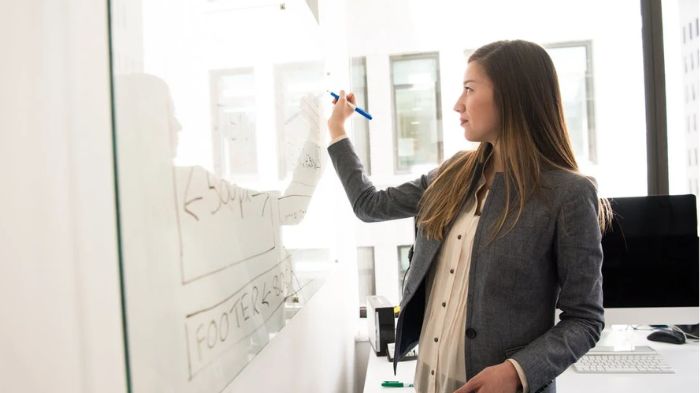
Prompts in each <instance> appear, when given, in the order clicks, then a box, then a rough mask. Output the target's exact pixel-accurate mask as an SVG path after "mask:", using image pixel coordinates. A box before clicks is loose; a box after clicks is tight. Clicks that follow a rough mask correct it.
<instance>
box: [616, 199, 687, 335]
mask: <svg viewBox="0 0 700 393" xmlns="http://www.w3.org/2000/svg"><path fill="white" fill-rule="evenodd" d="M610 204H611V206H612V210H613V213H614V218H613V222H612V227H611V228H610V229H609V230H608V231H607V232H606V233H605V234H604V235H603V240H602V245H603V254H604V255H603V306H604V307H605V320H606V325H612V324H625V325H633V324H695V323H698V297H699V295H698V294H699V291H698V281H699V276H698V266H700V259H699V258H698V234H697V225H698V224H697V212H696V202H695V196H694V195H670V196H669V195H664V196H646V197H632V198H612V199H610Z"/></svg>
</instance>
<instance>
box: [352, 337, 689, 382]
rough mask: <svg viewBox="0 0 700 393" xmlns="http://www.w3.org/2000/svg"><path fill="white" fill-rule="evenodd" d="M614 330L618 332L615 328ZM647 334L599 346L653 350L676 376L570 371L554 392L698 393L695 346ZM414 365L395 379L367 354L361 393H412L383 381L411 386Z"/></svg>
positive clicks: (383, 362)
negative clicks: (385, 385)
mask: <svg viewBox="0 0 700 393" xmlns="http://www.w3.org/2000/svg"><path fill="white" fill-rule="evenodd" d="M615 328H618V327H617V326H616V327H615ZM649 333H650V331H648V330H630V329H624V330H620V329H605V330H604V331H603V335H602V337H601V340H600V342H599V343H598V345H601V346H602V345H606V346H607V345H613V346H615V345H647V346H650V347H652V348H654V349H655V350H656V351H657V352H659V354H661V356H663V358H664V359H665V360H666V362H667V363H668V364H669V366H671V367H673V369H674V371H675V374H579V373H577V372H576V371H574V370H573V368H572V367H569V368H568V369H567V370H566V371H564V373H562V374H561V375H560V376H559V377H557V390H558V391H560V392H566V393H570V392H571V393H578V392H581V393H583V392H586V393H588V392H591V391H595V392H598V393H606V392H610V393H613V392H614V393H619V392H635V393H643V392H650V393H651V392H654V393H656V392H664V391H666V392H674V393H684V392H692V393H697V392H698V391H700V383H699V380H698V375H699V372H698V364H699V363H700V358H699V357H698V356H699V355H698V354H699V352H698V343H697V342H694V341H688V342H687V343H686V344H683V345H675V344H666V343H658V342H652V341H649V340H647V339H646V336H647V335H648V334H649ZM415 368H416V361H415V360H414V361H410V362H408V361H407V362H399V364H398V368H397V370H396V376H394V371H393V368H392V364H391V363H390V362H388V361H387V359H386V356H382V357H377V356H375V354H374V352H372V351H371V350H370V354H369V363H368V364H367V375H366V378H365V389H364V393H373V392H387V391H389V392H395V393H401V392H411V393H413V392H415V390H414V389H413V388H383V387H382V386H381V383H382V381H385V380H398V381H402V382H409V383H413V375H414V372H415Z"/></svg>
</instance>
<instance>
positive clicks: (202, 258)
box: [175, 167, 279, 284]
mask: <svg viewBox="0 0 700 393" xmlns="http://www.w3.org/2000/svg"><path fill="white" fill-rule="evenodd" d="M175 178H176V182H175V184H176V186H175V187H176V192H177V207H178V224H179V231H180V233H179V235H180V247H181V248H180V257H181V258H180V259H181V265H182V282H183V283H185V284H187V283H189V282H192V281H194V280H197V279H200V278H203V277H206V276H208V275H211V274H214V273H216V272H219V271H221V270H223V269H226V268H229V267H232V266H235V265H237V264H240V263H242V262H245V261H247V260H250V259H252V258H254V257H257V256H260V255H263V254H265V253H268V252H272V251H273V250H274V249H275V247H276V244H277V241H276V234H277V229H276V225H279V224H277V223H276V222H277V220H278V218H277V217H275V215H274V214H273V211H274V210H276V205H277V199H278V194H277V193H275V192H254V191H250V190H246V189H243V188H240V187H237V186H235V185H233V184H230V183H228V182H226V181H224V180H222V179H219V178H217V177H216V176H214V175H212V174H211V173H209V172H208V171H206V170H204V169H203V168H201V167H176V168H175Z"/></svg>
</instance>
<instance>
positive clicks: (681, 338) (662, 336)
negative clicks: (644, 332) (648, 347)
mask: <svg viewBox="0 0 700 393" xmlns="http://www.w3.org/2000/svg"><path fill="white" fill-rule="evenodd" d="M647 340H650V341H659V342H662V343H670V344H684V343H685V334H683V333H681V332H678V331H675V330H672V329H666V328H664V329H657V330H655V331H654V332H652V333H651V334H650V335H648V336H647Z"/></svg>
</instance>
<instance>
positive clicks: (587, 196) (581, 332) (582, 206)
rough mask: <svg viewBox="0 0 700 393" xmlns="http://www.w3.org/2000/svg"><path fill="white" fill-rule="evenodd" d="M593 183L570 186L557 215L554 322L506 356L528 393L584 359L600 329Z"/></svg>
mask: <svg viewBox="0 0 700 393" xmlns="http://www.w3.org/2000/svg"><path fill="white" fill-rule="evenodd" d="M593 182H594V181H593ZM593 182H592V181H591V180H589V179H587V178H584V177H580V178H578V179H577V180H576V181H574V182H572V183H573V184H571V183H570V184H569V187H567V188H568V189H567V190H563V191H564V192H565V196H564V200H563V202H562V203H561V205H560V206H561V208H560V211H559V213H558V215H557V223H556V227H557V229H556V235H555V244H554V253H555V258H556V261H555V263H556V268H557V274H558V281H559V289H560V292H559V297H558V300H557V308H559V309H560V310H561V311H562V312H561V314H560V322H559V323H557V324H556V325H555V326H554V327H552V328H551V329H550V330H549V331H547V332H546V333H545V334H543V335H542V336H540V337H538V338H537V339H535V340H534V341H532V342H531V343H530V344H529V345H527V346H526V347H525V348H523V349H522V350H521V351H519V352H518V353H516V354H514V355H513V356H512V357H513V358H514V359H515V360H517V361H518V363H519V364H520V366H521V367H522V368H523V370H524V372H525V375H526V376H527V381H528V385H529V387H530V391H531V392H538V391H541V390H543V389H544V388H545V387H547V386H548V385H549V384H550V383H551V381H552V380H554V378H556V377H557V376H558V375H559V374H561V373H562V372H564V371H565V370H566V368H568V367H569V366H570V365H571V364H573V363H575V362H576V361H577V360H578V359H579V358H580V357H581V356H583V355H585V354H586V352H588V351H589V350H590V349H591V348H592V347H593V346H595V344H596V342H598V340H599V339H600V333H601V331H602V330H603V327H604V326H605V322H604V318H603V315H604V314H603V287H602V284H603V278H602V273H601V268H602V264H603V249H602V246H601V232H600V228H599V224H598V196H597V191H596V187H595V185H594V184H593Z"/></svg>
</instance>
